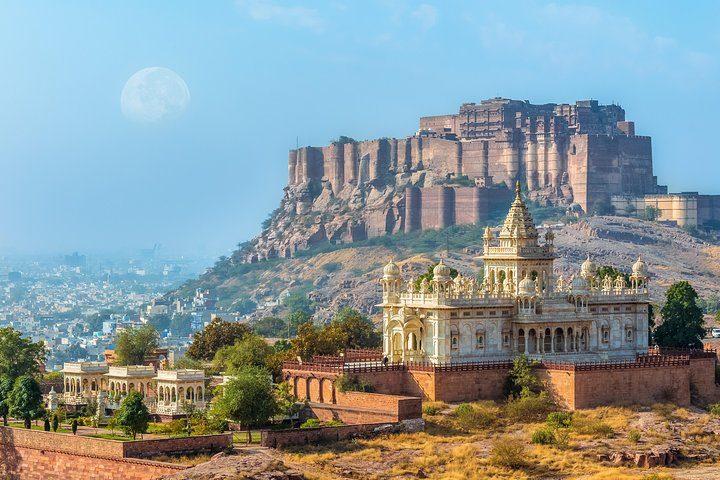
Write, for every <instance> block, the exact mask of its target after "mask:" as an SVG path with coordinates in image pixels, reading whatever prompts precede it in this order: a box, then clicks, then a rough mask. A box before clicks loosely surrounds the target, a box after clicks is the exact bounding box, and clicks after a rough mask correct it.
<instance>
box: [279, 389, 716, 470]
mask: <svg viewBox="0 0 720 480" xmlns="http://www.w3.org/2000/svg"><path fill="white" fill-rule="evenodd" d="M471 405H472V407H473V409H475V410H477V411H481V412H483V414H487V415H488V416H492V417H494V418H495V420H494V422H493V423H492V424H491V425H484V424H483V425H478V426H475V427H471V428H468V429H466V430H463V429H462V428H460V425H459V423H458V419H457V416H456V415H454V414H453V413H452V411H453V410H454V409H453V407H452V406H450V407H448V408H444V409H443V411H442V413H440V414H438V415H432V416H429V417H427V418H426V431H425V432H421V433H415V434H398V435H388V436H380V437H376V438H370V439H358V440H354V441H346V442H338V443H335V444H331V445H326V446H315V447H313V446H309V447H302V448H298V449H289V450H288V451H287V453H285V458H286V460H288V461H291V462H296V463H301V464H303V465H305V466H307V468H308V470H305V471H306V473H307V478H310V479H313V478H314V479H317V480H325V479H330V478H347V477H348V475H350V476H351V477H353V478H363V479H365V480H384V479H388V478H407V479H409V478H418V477H423V476H426V477H427V478H437V479H450V480H456V479H457V480H460V479H471V480H475V479H477V480H480V479H518V480H525V479H536V478H537V479H550V478H566V479H578V480H580V479H582V480H671V479H672V476H671V475H670V474H668V473H666V472H667V470H664V469H656V470H652V471H647V470H640V469H630V468H625V467H619V466H615V465H610V464H607V463H601V462H598V461H596V458H597V457H596V456H597V454H600V453H603V454H607V453H610V452H613V451H618V450H627V449H628V448H637V446H636V444H633V443H631V442H630V440H628V438H629V437H628V432H630V431H631V430H637V431H638V432H640V434H641V439H640V442H639V445H640V447H639V448H645V447H647V445H648V444H654V443H659V442H662V441H665V440H667V439H668V438H669V436H670V435H671V432H668V431H666V430H665V427H664V426H663V424H664V423H668V422H669V420H664V419H665V418H673V419H680V418H683V417H684V418H687V421H686V422H685V423H686V426H685V428H686V434H685V438H687V439H688V442H689V443H692V444H707V443H710V442H712V441H714V439H711V438H710V436H708V435H705V434H704V432H705V431H712V429H713V428H714V427H713V424H714V423H716V422H717V421H716V420H715V419H713V418H712V417H710V416H708V415H699V414H697V413H694V411H690V410H688V409H684V408H677V407H676V406H666V404H658V406H656V407H655V409H654V410H653V413H651V412H646V413H642V411H638V410H633V409H632V408H628V407H620V406H611V407H599V408H594V409H589V410H580V411H576V412H574V413H573V421H572V426H571V427H570V428H569V429H568V430H567V431H568V432H569V433H570V435H569V444H568V448H566V449H560V448H558V446H557V445H533V444H531V442H530V437H531V433H532V432H533V431H535V430H536V429H538V428H543V427H545V423H544V421H543V422H541V421H539V420H538V421H536V422H535V423H518V422H515V421H513V420H512V419H510V418H508V417H507V416H506V415H505V411H504V409H503V408H502V406H501V405H499V404H496V403H494V402H475V403H472V404H471ZM658 412H659V414H658ZM708 424H709V425H708ZM715 428H716V427H715ZM608 434H609V436H610V437H611V438H608ZM718 443H720V441H719V442H718ZM508 445H509V446H510V447H512V448H509V449H505V451H504V453H503V452H502V451H499V450H502V449H498V446H508ZM503 458H504V460H503ZM508 459H509V460H508ZM518 459H519V461H518V462H515V460H518ZM299 468H301V469H303V468H302V467H299ZM303 470H304V469H303ZM348 470H350V472H348ZM649 475H650V476H649ZM652 475H655V476H652Z"/></svg>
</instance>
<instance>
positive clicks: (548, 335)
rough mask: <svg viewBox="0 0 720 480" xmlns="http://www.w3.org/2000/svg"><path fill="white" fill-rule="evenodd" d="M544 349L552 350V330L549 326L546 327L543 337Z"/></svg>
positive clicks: (547, 351)
mask: <svg viewBox="0 0 720 480" xmlns="http://www.w3.org/2000/svg"><path fill="white" fill-rule="evenodd" d="M543 351H544V352H545V353H551V352H552V331H551V330H550V329H549V328H546V329H545V335H544V337H543Z"/></svg>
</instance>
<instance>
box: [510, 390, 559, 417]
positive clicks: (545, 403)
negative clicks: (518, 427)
mask: <svg viewBox="0 0 720 480" xmlns="http://www.w3.org/2000/svg"><path fill="white" fill-rule="evenodd" d="M552 407H553V404H552V402H551V401H550V399H549V398H548V396H547V394H546V393H545V392H542V393H540V394H539V395H528V396H520V397H518V398H511V399H510V400H508V401H507V403H506V404H505V415H507V416H508V417H509V418H511V419H513V420H517V421H535V420H540V419H541V418H543V417H544V416H545V415H547V414H548V411H549V410H551V409H552Z"/></svg>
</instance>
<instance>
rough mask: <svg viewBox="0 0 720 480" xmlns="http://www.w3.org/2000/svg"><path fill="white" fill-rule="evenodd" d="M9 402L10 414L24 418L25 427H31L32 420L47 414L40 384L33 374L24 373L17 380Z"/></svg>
mask: <svg viewBox="0 0 720 480" xmlns="http://www.w3.org/2000/svg"><path fill="white" fill-rule="evenodd" d="M8 403H9V404H10V409H9V414H10V415H12V416H13V417H15V418H21V419H23V420H24V422H25V428H30V426H31V425H30V422H31V421H32V420H35V419H36V418H41V417H42V416H43V415H44V414H45V408H44V407H43V399H42V391H41V390H40V384H39V383H38V381H37V380H35V377H33V376H32V375H22V376H20V377H18V378H17V380H15V384H14V385H13V389H12V391H11V392H10V395H9V397H8Z"/></svg>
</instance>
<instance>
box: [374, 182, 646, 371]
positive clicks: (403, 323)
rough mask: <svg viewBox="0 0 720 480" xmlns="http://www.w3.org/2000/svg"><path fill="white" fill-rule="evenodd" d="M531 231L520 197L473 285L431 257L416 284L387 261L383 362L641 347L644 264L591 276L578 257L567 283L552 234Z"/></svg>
mask: <svg viewBox="0 0 720 480" xmlns="http://www.w3.org/2000/svg"><path fill="white" fill-rule="evenodd" d="M543 237H544V238H543V241H542V242H541V241H540V235H539V234H538V231H537V228H536V226H535V224H534V222H533V219H532V216H531V215H530V212H529V211H528V209H527V206H526V205H525V204H524V202H523V201H522V199H521V197H520V185H519V183H518V186H517V195H516V197H515V201H514V202H513V203H512V206H511V207H510V211H509V212H508V214H507V217H506V218H505V222H504V224H503V226H502V228H501V230H500V234H499V235H498V236H497V238H496V236H495V235H494V233H493V232H492V230H491V229H490V228H489V227H488V228H486V230H485V235H484V252H483V255H482V257H479V259H478V260H482V263H483V265H484V276H483V280H482V281H480V282H479V281H476V280H475V279H474V278H471V277H465V276H462V275H458V276H457V277H456V278H452V277H451V270H450V268H449V267H448V266H447V265H445V263H444V262H443V261H442V260H441V261H440V263H439V264H438V265H437V266H436V267H435V268H434V271H433V277H432V280H431V281H428V280H423V281H422V282H421V283H420V285H419V287H417V286H416V285H415V283H416V282H415V281H414V279H409V280H408V281H406V280H405V279H403V278H402V276H401V272H400V268H399V267H398V265H396V264H395V263H394V262H392V261H391V262H390V263H388V264H387V265H386V266H385V268H384V272H383V273H384V274H383V277H382V279H381V280H380V283H381V284H382V287H383V297H382V298H383V301H382V303H381V304H380V306H381V307H382V309H383V345H384V352H385V355H386V356H387V357H388V359H389V360H390V361H391V362H406V361H413V362H414V361H421V362H431V363H444V362H452V363H456V362H468V361H482V360H499V359H508V358H512V357H514V356H516V355H527V356H529V357H532V358H537V359H547V360H552V359H557V360H562V361H599V360H613V359H634V358H635V356H636V354H638V353H645V352H647V348H648V303H649V301H648V290H647V284H648V280H649V275H648V270H647V266H646V264H645V263H644V262H643V261H642V260H641V259H638V260H637V262H635V264H634V265H633V266H632V274H631V275H630V282H629V284H626V281H625V278H623V277H622V276H618V277H617V278H616V279H612V278H610V277H608V276H606V277H604V278H602V279H601V278H600V277H598V275H597V267H596V266H595V265H594V264H593V262H592V261H591V260H590V258H588V259H587V260H585V262H584V263H583V264H582V265H581V266H580V268H579V271H578V273H577V274H576V275H574V276H573V277H572V278H570V279H568V280H567V281H566V280H565V279H564V278H563V277H562V275H556V273H555V271H554V269H553V262H554V260H555V258H556V257H555V253H554V245H553V241H554V234H553V232H552V231H551V230H550V229H548V231H547V233H545V235H544V236H543Z"/></svg>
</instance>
